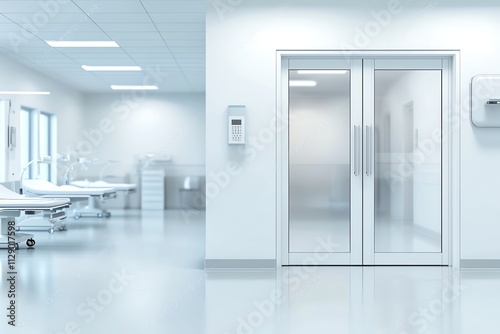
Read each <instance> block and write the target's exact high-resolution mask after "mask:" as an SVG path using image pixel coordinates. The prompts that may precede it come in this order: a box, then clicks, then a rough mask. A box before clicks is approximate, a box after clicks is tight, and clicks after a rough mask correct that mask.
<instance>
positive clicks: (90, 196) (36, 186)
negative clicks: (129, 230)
mask: <svg viewBox="0 0 500 334" xmlns="http://www.w3.org/2000/svg"><path fill="white" fill-rule="evenodd" d="M22 189H23V193H24V194H25V195H27V196H30V197H51V198H54V197H67V198H69V199H70V200H71V202H78V201H85V200H86V201H87V205H86V206H85V207H84V208H75V209H74V211H73V217H74V218H75V219H80V218H81V217H97V218H102V217H110V216H111V214H110V213H109V212H107V211H106V210H103V209H102V208H101V207H100V202H101V201H104V200H107V199H110V198H115V197H116V190H115V189H113V188H79V187H75V186H72V185H62V186H57V185H55V184H53V183H51V182H49V181H46V180H23V183H22Z"/></svg>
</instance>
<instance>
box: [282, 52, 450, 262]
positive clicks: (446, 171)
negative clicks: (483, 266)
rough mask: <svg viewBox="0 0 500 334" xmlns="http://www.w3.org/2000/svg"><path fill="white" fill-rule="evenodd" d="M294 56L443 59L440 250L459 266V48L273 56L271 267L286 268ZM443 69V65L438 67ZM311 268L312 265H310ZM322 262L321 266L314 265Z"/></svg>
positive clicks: (287, 53)
mask: <svg viewBox="0 0 500 334" xmlns="http://www.w3.org/2000/svg"><path fill="white" fill-rule="evenodd" d="M293 58H311V59H317V58H332V59H335V58H338V59H351V60H353V59H367V58H369V59H380V58H393V59H394V61H396V62H397V59H409V58H414V59H415V58H418V59H425V58H434V59H435V58H442V59H443V60H444V61H443V63H445V64H447V65H446V66H447V68H446V69H444V70H445V72H446V76H447V77H446V80H444V81H443V84H445V83H446V82H447V83H448V87H447V89H446V90H447V91H448V94H447V95H448V96H444V100H443V115H442V124H443V127H442V128H443V135H442V137H443V138H448V140H447V141H443V143H442V154H443V161H447V162H448V163H447V164H446V168H445V164H444V163H443V165H442V168H443V172H442V175H443V180H442V192H443V202H442V213H443V226H445V225H447V229H448V238H447V240H443V248H444V247H446V246H447V250H446V251H443V254H445V253H447V256H448V258H447V261H446V262H448V263H449V265H450V266H453V267H459V266H460V244H459V241H460V224H459V222H460V216H459V214H460V211H459V202H460V198H459V195H458V194H459V193H460V192H459V187H460V183H459V175H460V164H459V152H460V146H459V145H460V141H459V131H460V110H459V108H458V106H459V105H460V103H459V102H460V101H459V95H458V92H459V80H458V78H459V68H458V64H459V63H460V52H459V51H458V50H432V51H430V50H422V51H404V50H384V51H355V50H353V51H345V50H344V51H300V50H280V51H277V54H276V61H277V66H276V78H277V82H276V103H277V107H276V117H277V124H276V127H277V128H276V130H277V131H276V133H277V138H276V139H277V140H276V145H277V147H276V152H277V159H276V163H277V178H276V196H277V198H276V203H277V207H276V264H277V267H281V266H283V265H288V243H287V240H288V239H287V238H288V221H287V220H288V131H287V129H288V124H287V122H286V120H287V119H288V100H287V98H288V92H287V91H288V82H287V77H288V74H287V73H288V60H289V59H293ZM443 67H444V66H443ZM444 236H445V234H443V237H444ZM311 264H315V263H314V261H313V263H311ZM317 264H321V263H317Z"/></svg>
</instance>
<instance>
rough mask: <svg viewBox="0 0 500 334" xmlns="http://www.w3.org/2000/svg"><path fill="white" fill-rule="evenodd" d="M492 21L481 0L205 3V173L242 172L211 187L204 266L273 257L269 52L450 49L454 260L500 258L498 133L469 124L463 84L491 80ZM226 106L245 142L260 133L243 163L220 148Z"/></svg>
mask: <svg viewBox="0 0 500 334" xmlns="http://www.w3.org/2000/svg"><path fill="white" fill-rule="evenodd" d="M221 3H222V4H225V6H221ZM217 6H218V7H217ZM389 9H390V10H392V12H390V11H389ZM499 15H500V7H499V6H498V5H497V4H496V2H494V1H485V0H480V1H474V2H467V1H454V0H443V1H439V2H437V1H435V2H432V1H431V2H428V1H410V0H401V1H400V2H398V1H397V0H396V1H382V0H376V1H369V2H367V1H362V0H355V1H349V2H346V1H340V0H336V1H332V0H293V1H292V0H290V1H287V0H284V1H283V0H254V1H226V0H221V1H212V0H208V1H207V93H206V94H207V174H210V173H219V174H217V175H221V174H220V173H221V172H222V171H226V172H227V173H228V175H231V174H229V171H228V166H227V164H228V162H229V161H232V162H238V163H239V164H240V166H241V170H237V171H238V172H241V173H239V174H238V172H233V174H232V175H233V176H231V178H230V182H225V183H223V182H221V181H220V180H219V184H220V186H219V189H218V191H213V194H212V196H211V198H210V200H209V202H208V206H207V246H206V247H207V249H206V256H207V259H275V258H276V252H275V240H276V235H275V233H276V224H275V217H276V193H275V188H276V185H275V181H276V178H275V172H276V150H275V142H274V140H273V141H271V142H270V141H269V140H267V139H265V138H264V137H262V133H263V131H266V130H265V129H271V130H274V129H275V128H274V127H273V126H271V127H270V125H269V124H270V122H272V118H273V115H274V114H275V105H276V101H275V95H276V91H275V83H276V78H275V74H276V68H275V64H276V50H278V49H459V50H460V51H461V64H460V66H461V77H460V79H461V83H460V84H461V87H460V94H461V101H462V102H461V106H460V107H461V111H462V112H463V115H464V117H462V119H461V130H460V131H461V132H460V136H461V224H462V225H461V227H462V244H461V253H462V254H461V257H462V258H463V259H498V258H500V243H499V242H498V237H499V236H500V224H498V217H499V216H500V206H499V205H497V204H496V202H497V199H498V196H497V189H498V188H500V174H499V173H498V169H499V167H500V144H499V143H500V129H478V128H474V127H473V126H472V125H471V123H470V121H469V118H468V116H469V107H468V96H469V80H470V79H471V78H472V76H474V75H476V74H480V73H482V74H484V73H498V72H500V62H498V54H500V44H498V43H494V42H492V41H495V40H496V39H497V33H498V31H499V30H500V21H499V20H498V17H499ZM230 104H245V105H246V107H247V113H248V117H247V135H248V138H255V137H256V136H258V135H259V134H260V135H261V139H257V141H251V140H250V141H249V143H248V144H247V150H249V151H247V153H248V154H247V155H241V154H239V153H238V152H237V151H235V150H234V149H233V148H230V147H228V145H227V144H226V141H227V138H226V136H227V134H226V129H225V127H226V111H225V110H226V107H227V105H230ZM254 153H255V154H254ZM233 167H234V166H233ZM212 175H216V174H212ZM210 181H211V180H210V178H208V179H207V184H208V183H209V182H210ZM207 191H208V188H207ZM207 196H208V195H207Z"/></svg>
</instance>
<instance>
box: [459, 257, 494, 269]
mask: <svg viewBox="0 0 500 334" xmlns="http://www.w3.org/2000/svg"><path fill="white" fill-rule="evenodd" d="M460 266H461V268H464V269H465V268H473V269H493V268H499V269H500V259H498V260H484V259H483V260H461V261H460Z"/></svg>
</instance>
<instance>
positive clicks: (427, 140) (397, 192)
mask: <svg viewBox="0 0 500 334" xmlns="http://www.w3.org/2000/svg"><path fill="white" fill-rule="evenodd" d="M374 81H375V83H374V87H375V89H374V91H375V98H374V126H375V133H374V139H375V140H374V143H375V144H374V145H375V147H374V150H375V154H374V159H375V161H374V163H375V166H374V171H375V175H374V176H375V180H374V182H375V187H374V192H375V194H374V202H375V203H374V205H375V207H374V230H375V253H441V251H442V240H441V239H442V219H441V140H440V135H441V115H442V112H441V109H442V82H441V81H442V71H441V70H375V73H374Z"/></svg>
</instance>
